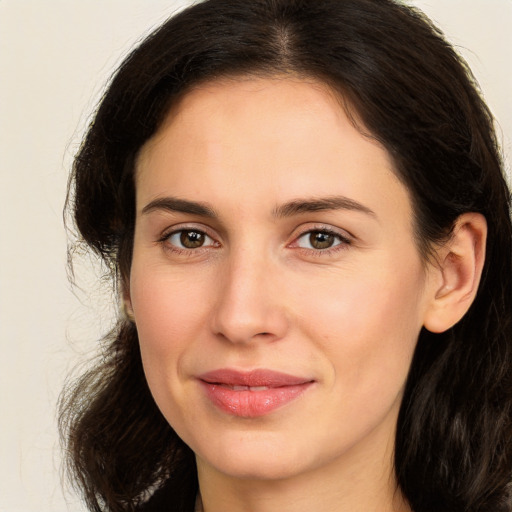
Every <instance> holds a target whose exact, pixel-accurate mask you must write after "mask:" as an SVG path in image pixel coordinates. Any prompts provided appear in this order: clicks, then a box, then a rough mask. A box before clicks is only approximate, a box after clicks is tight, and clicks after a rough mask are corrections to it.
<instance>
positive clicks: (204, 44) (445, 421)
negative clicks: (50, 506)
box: [62, 0, 512, 512]
mask: <svg viewBox="0 0 512 512" xmlns="http://www.w3.org/2000/svg"><path fill="white" fill-rule="evenodd" d="M70 194H71V195H70V200H69V203H68V204H69V207H70V208H72V210H73V213H74V218H75V221H76V225H77V227H78V229H79V232H80V234H81V236H82V237H83V239H84V240H85V242H87V244H88V245H89V246H90V247H91V249H92V250H94V251H96V252H97V253H98V254H100V255H101V256H102V257H103V258H104V260H105V262H106V263H107V264H108V265H109V268H111V269H112V275H113V278H114V279H115V280H116V282H117V283H118V285H119V289H120V292H121V295H122V298H123V303H124V307H125V310H126V316H125V317H124V318H121V319H120V320H119V322H118V325H117V327H116V328H115V329H114V331H113V332H112V333H111V334H110V336H109V337H108V339H107V341H108V344H107V346H106V348H105V353H104V355H103V359H102V362H101V364H99V365H97V367H95V368H94V369H93V370H92V371H90V372H89V373H88V374H86V375H85V376H84V377H82V378H81V380H79V382H78V383H77V385H76V386H75V388H74V389H73V390H72V392H70V393H68V395H67V397H66V398H65V399H64V401H63V405H62V414H63V416H62V429H63V432H64V436H65V438H66V440H67V446H68V450H69V463H70V467H71V470H72V472H73V475H74V478H75V481H76V482H78V484H79V486H80V488H81V489H82V491H83V493H84V496H85V499H86V501H87V503H88V506H89V507H90V509H91V510H116V511H117V510H158V511H160V510H161V511H167V510H168V511H177V510H183V511H191V510H194V507H195V509H196V510H204V511H205V512H215V511H233V512H235V511H238V510H251V511H272V510H279V511H287V510H293V511H302V510H308V511H314V510H318V511H331V510H332V511H340V512H342V511H351V512H354V511H371V510H376V511H379V512H388V511H389V512H391V511H400V512H405V511H411V510H412V511H415V512H427V511H428V512H444V511H446V512H448V511H450V512H458V511H460V512H462V511H464V512H470V511H474V512H476V511H478V512H483V511H489V512H491V511H492V512H499V511H502V512H505V511H510V510H512V506H511V497H510V494H509V489H510V480H511V478H510V477H511V470H512V435H511V434H512V428H511V411H510V406H511V390H512V387H511V375H512V369H511V368H512V366H511V348H510V339H511V334H512V333H511V329H512V328H511V322H510V311H511V297H512V294H511V291H512V283H511V275H512V273H511V254H512V247H511V240H512V230H511V222H510V216H509V192H508V189H507V186H506V183H505V179H504V176H503V172H502V167H501V162H500V157H499V151H498V148H497V144H496V139H495V135H494V131H493V126H492V117H491V115H490V113H489V111H488V109H487V108H486V106H485V104H484V103H483V101H482V99H481V98H480V96H479V94H478V91H477V89H476V87H475V84H474V82H473V79H472V77H471V74H470V72H469V71H468V70H467V68H466V67H465V64H464V62H462V61H461V59H460V57H458V56H457V55H456V54H455V52H454V51H453V49H452V48H451V47H450V46H449V45H448V44H447V43H446V41H445V40H444V39H443V37H442V35H441V34H440V33H439V31H438V30H437V29H436V28H435V27H433V26H432V25H431V23H430V22H429V21H428V20H427V19H426V18H425V17H424V16H423V15H422V14H421V13H420V12H419V11H417V10H415V9H413V8H411V7H406V6H404V5H402V4H400V3H397V2H393V1H391V0H386V1H382V0H345V1H340V0H326V1H323V2H317V1H313V0H255V1H251V2H240V1H239V0H207V1H205V2H202V3H199V4H197V5H195V6H193V7H191V8H189V9H187V10H185V11H183V12H181V13H180V14H178V15H177V16H175V17H174V18H172V19H170V20H169V21H168V22H166V23H165V24H164V25H163V26H162V27H161V28H159V29H158V30H156V31H155V32H154V33H153V34H152V35H151V36H150V37H149V38H148V39H147V40H146V41H144V42H143V43H142V44H141V45H140V46H139V47H138V48H137V49H136V50H135V51H134V52H133V53H132V54H131V55H130V56H129V57H128V58H127V59H126V61H125V62H124V63H123V64H122V66H121V68H120V69H119V71H118V72H117V74H116V76H115V77H114V78H113V80H112V82H111V84H110V87H109V89H108V91H107V93H106V94H105V96H104V98H103V100H102V102H101V104H100V107H99V109H98V112H97V114H96V117H95V119H94V121H93V123H92V124H91V127H90V129H89V132H88V134H87V136H86V139H85V141H84V143H83V145H82V147H81V149H80V152H79V154H78V155H77V157H76V161H75V167H74V173H73V177H72V182H71V193H70Z"/></svg>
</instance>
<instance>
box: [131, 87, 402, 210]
mask: <svg viewBox="0 0 512 512" xmlns="http://www.w3.org/2000/svg"><path fill="white" fill-rule="evenodd" d="M136 183H137V197H138V201H139V198H141V197H142V196H143V197H144V198H145V200H151V199H154V198H155V197H156V196H158V195H159V194H166V193H167V194H171V195H185V196H187V198H189V199H192V200H202V201H204V200H205V199H207V196H209V197H211V198H216V197H218V198H219V199H220V198H222V195H223V194H226V193H227V191H228V190H229V191H230V192H231V195H238V197H245V198H247V197H248V196H254V197H259V198H261V197H268V198H272V199H273V201H274V203H279V202H284V201H287V200H290V199H293V197H294V196H296V197H304V195H305V194H308V195H312V196H326V195H332V194H334V193H336V194H337V193H340V194H343V195H345V196H349V197H353V198H354V199H355V200H358V198H357V197H356V196H368V197H367V198H366V199H369V200H372V201H373V200H375V199H379V197H380V199H382V196H384V195H387V196H395V197H396V198H398V197H399V196H404V194H405V195H407V193H406V190H405V189H404V187H403V185H402V184H401V183H400V182H399V180H398V179H397V178H396V175H395V171H394V165H393V161H392V159H391V157H390V155H389V153H388V152H387V151H386V150H385V148H383V147H382V145H380V144H379V143H378V142H376V141H375V140H374V139H372V138H370V137H367V136H364V135H363V134H362V133H361V131H360V130H359V129H357V128H356V127H355V125H354V122H353V120H352V119H351V118H349V117H348V116H347V112H346V109H345V108H343V106H342V101H341V99H340V97H339V96H338V95H337V94H335V93H334V92H333V91H332V90H331V89H330V88H329V87H328V86H326V85H324V84H322V83H319V82H315V81H312V80H307V81H306V80H300V79H292V78H286V79H284V78H265V79H264V78H246V79H236V80H235V79H231V80H223V81H217V82H211V83H206V84H203V85H201V86H200V87H197V88H195V89H193V90H191V91H189V92H188V93H187V94H186V95H185V96H184V97H183V98H182V99H181V100H180V101H179V102H178V103H177V104H176V105H174V106H173V108H172V109H171V110H170V112H169V113H168V115H167V117H166V119H165V120H164V122H163V124H162V126H161V127H160V129H159V130H158V132H157V133H156V134H155V135H154V136H153V137H152V138H151V139H150V140H149V141H148V142H147V143H146V144H145V145H144V147H143V148H142V149H141V151H140V154H139V158H138V162H137V177H136ZM190 196H194V197H190ZM371 196H374V197H371ZM361 198H362V197H361ZM388 199H389V197H388ZM407 206H408V201H407Z"/></svg>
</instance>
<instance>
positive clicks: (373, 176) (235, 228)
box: [129, 79, 429, 478]
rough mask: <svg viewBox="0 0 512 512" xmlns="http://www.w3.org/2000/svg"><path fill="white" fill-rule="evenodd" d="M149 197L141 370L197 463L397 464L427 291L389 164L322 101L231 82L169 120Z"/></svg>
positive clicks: (143, 197) (312, 94) (316, 90)
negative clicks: (403, 404)
mask: <svg viewBox="0 0 512 512" xmlns="http://www.w3.org/2000/svg"><path fill="white" fill-rule="evenodd" d="M136 189H137V219H136V229H135V240H134V249H133V262H132V268H131V274H130V284H129V286H130V289H129V302H130V303H131V308H132V309H133V312H134V316H135V321H136V325H137V330H138V333H139V339H140V347H141V353H142V360H143V364H144V369H145V373H146V376H147V380H148V383H149V386H150V389H151V391H152V393H153V395H154V398H155V400H156V402H157V404H158V406H159V408H160V409H161V411H162V412H163V414H164V416H165V417H166V418H167V420H168V421H169V423H170V424H171V425H172V427H173V428H174V429H175V431H176V432H177V433H178V435H179V436H180V437H181V438H182V439H183V440H184V441H185V443H187V444H188V445H189V446H190V447H191V448H192V449H193V450H194V452H195V453H196V456H197V459H198V463H199V464H201V465H203V466H205V467H209V468H213V469H215V470H216V471H218V472H220V473H222V474H225V475H231V476H240V477H246V478H248V477H250V478H283V477H291V476H293V475H297V474H305V473H307V472H310V471H317V470H320V469H321V468H326V467H329V468H331V469H333V468H336V467H342V466H343V465H346V464H348V462H349V461H354V460H363V459H364V460H366V459H368V458H370V459H372V458H373V459H376V458H377V459H378V458H379V457H381V458H386V457H388V458H389V459H390V458H391V456H390V451H389V446H390V445H391V446H392V443H393V436H394V429H395V424H396V419H397V414H398V408H399V405H400V400H401V396H402V391H403V387H404V382H405V379H406V376H407V372H408V369H409V366H410V362H411V358H412V354H413V350H414V347H415V344H416V341H417V337H418V333H419V331H420V329H421V327H422V324H423V317H424V314H425V311H426V308H427V305H428V298H429V286H428V270H425V265H424V264H423V263H422V259H421V257H420V255H419V253H418V250H417V247H416V245H415V242H414V238H413V221H412V211H411V203H410V199H409V196H408V192H407V190H406V189H405V187H404V186H403V185H402V184H401V183H400V182H399V180H398V179H397V178H396V176H395V174H394V172H393V163H392V161H391V159H390V156H389V155H388V153H387V152H386V151H385V150H384V149H383V147H381V146H380V145H379V144H378V143H376V142H375V141H373V140H371V139H369V138H365V137H364V136H363V135H361V133H360V132H359V131H358V130H357V129H355V128H354V126H353V125H352V123H351V122H350V121H349V119H348V118H347V116H346V114H345V112H344V110H343V109H342V108H341V107H340V104H339V102H338V101H337V99H336V98H335V96H334V95H333V94H332V93H331V92H330V91H329V90H328V89H327V88H326V87H324V86H322V85H321V84H317V83H312V82H305V81H300V80H298V79H297V80H295V81H294V80H292V79H246V80H232V81H227V80H226V81H224V82H216V83H211V84H207V85H204V86H201V87H200V88H198V89H195V90H193V91H192V92H190V93H188V95H186V96H185V97H184V99H182V100H181V102H180V104H179V105H177V106H176V107H175V108H174V109H173V110H172V112H170V114H169V115H168V117H167V119H166V121H165V122H164V124H163V126H162V127H161V128H160V130H159V131H158V133H157V134H156V135H155V136H154V137H153V138H152V139H151V140H150V141H149V142H148V143H147V144H146V145H145V146H144V147H143V148H142V150H141V152H140V155H139V159H138V162H137V168H136ZM391 451H392V450H391ZM365 458H366V459H365ZM379 464H382V460H380V461H379ZM389 464H391V462H390V460H389Z"/></svg>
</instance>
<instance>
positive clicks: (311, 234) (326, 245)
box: [295, 229, 350, 252]
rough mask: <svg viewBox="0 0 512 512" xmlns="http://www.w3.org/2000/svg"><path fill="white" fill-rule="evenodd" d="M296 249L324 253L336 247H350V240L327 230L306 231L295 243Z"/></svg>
mask: <svg viewBox="0 0 512 512" xmlns="http://www.w3.org/2000/svg"><path fill="white" fill-rule="evenodd" d="M295 244H296V246H297V247H301V248H302V249H309V250H312V251H326V252H327V249H331V248H333V247H336V246H338V245H343V246H345V245H350V240H349V239H348V238H346V237H344V236H343V235H341V234H338V233H335V232H333V231H330V230H328V229H325V230H320V229H316V230H314V231H307V232H306V233H303V234H302V235H301V236H300V237H299V238H298V239H297V241H296V242H295Z"/></svg>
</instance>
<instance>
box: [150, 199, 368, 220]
mask: <svg viewBox="0 0 512 512" xmlns="http://www.w3.org/2000/svg"><path fill="white" fill-rule="evenodd" d="M158 210H164V211H169V212H180V213H188V214H191V215H198V216H200V217H207V218H213V219H214V218H218V215H217V213H216V212H215V210H214V209H213V208H212V207H211V206H209V205H207V204H206V203H201V202H196V201H189V200H187V199H179V198H177V197H161V198H158V199H154V200H153V201H151V202H150V203H148V204H147V205H146V206H144V208H143V209H142V214H143V215H145V214H148V213H151V212H154V211H158ZM326 210H351V211H356V212H361V213H365V214H367V215H371V216H373V217H376V214H375V212H374V211H373V210H371V209H370V208H368V207H367V206H364V205H363V204H361V203H359V202H357V201H354V200H353V199H350V198H348V197H344V196H329V197H323V198H305V199H294V200H293V201H289V202H287V203H284V204H282V205H279V206H277V207H276V208H274V209H273V210H272V216H273V217H276V218H283V217H292V216H294V215H300V214H302V213H309V212H320V211H326Z"/></svg>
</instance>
